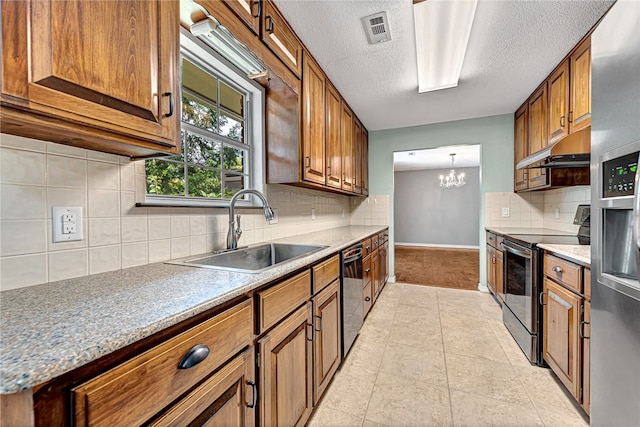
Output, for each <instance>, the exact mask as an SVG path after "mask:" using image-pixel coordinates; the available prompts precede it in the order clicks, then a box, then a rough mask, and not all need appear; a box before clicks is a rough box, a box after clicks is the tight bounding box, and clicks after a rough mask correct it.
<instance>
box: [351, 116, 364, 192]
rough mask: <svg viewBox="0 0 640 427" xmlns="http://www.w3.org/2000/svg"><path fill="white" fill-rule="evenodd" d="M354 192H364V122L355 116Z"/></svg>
mask: <svg viewBox="0 0 640 427" xmlns="http://www.w3.org/2000/svg"><path fill="white" fill-rule="evenodd" d="M352 152H353V192H354V193H356V194H361V193H362V124H360V120H358V119H357V118H356V116H355V115H354V116H353V150H352Z"/></svg>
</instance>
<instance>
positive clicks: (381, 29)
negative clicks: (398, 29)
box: [362, 12, 391, 44]
mask: <svg viewBox="0 0 640 427" xmlns="http://www.w3.org/2000/svg"><path fill="white" fill-rule="evenodd" d="M362 24H363V25H364V30H365V32H366V33H367V39H368V40H369V44H378V43H382V42H388V41H389V40H391V31H390V28H389V20H388V19H387V12H378V13H374V14H373V15H369V16H365V17H364V18H362Z"/></svg>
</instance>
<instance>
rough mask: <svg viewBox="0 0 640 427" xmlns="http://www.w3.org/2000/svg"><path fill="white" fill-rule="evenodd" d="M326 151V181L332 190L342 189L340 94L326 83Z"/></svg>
mask: <svg viewBox="0 0 640 427" xmlns="http://www.w3.org/2000/svg"><path fill="white" fill-rule="evenodd" d="M326 90H327V91H326V102H327V105H326V110H325V112H326V114H325V122H326V132H327V139H326V149H327V181H326V184H327V185H328V186H329V187H333V188H342V145H341V140H340V114H341V112H342V104H341V102H342V101H341V100H340V94H339V93H338V91H337V90H336V88H334V87H333V85H332V84H331V83H329V82H327V89H326Z"/></svg>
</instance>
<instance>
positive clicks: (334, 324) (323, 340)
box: [312, 280, 342, 404]
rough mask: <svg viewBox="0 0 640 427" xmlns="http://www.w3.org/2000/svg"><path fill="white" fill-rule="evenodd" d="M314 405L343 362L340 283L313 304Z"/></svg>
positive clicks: (338, 281)
mask: <svg viewBox="0 0 640 427" xmlns="http://www.w3.org/2000/svg"><path fill="white" fill-rule="evenodd" d="M312 303H313V323H314V329H315V337H314V342H313V347H314V348H313V356H314V357H313V371H314V381H313V396H314V398H313V401H314V403H316V404H317V403H318V401H319V400H320V396H322V394H323V393H324V391H325V390H326V388H327V386H328V385H329V382H330V381H331V378H333V375H334V374H335V373H336V370H337V369H338V365H340V361H341V360H342V356H341V352H340V343H341V333H340V329H341V328H340V280H335V281H333V282H332V283H331V284H330V285H329V286H327V287H326V288H324V289H323V290H322V292H320V293H319V294H318V295H316V296H315V297H314V298H313V300H312Z"/></svg>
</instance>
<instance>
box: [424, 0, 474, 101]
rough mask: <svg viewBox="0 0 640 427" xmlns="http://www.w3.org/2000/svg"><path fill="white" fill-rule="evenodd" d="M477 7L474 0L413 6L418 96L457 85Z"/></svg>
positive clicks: (437, 0)
mask: <svg viewBox="0 0 640 427" xmlns="http://www.w3.org/2000/svg"><path fill="white" fill-rule="evenodd" d="M477 4H478V1H477V0H426V1H422V2H419V3H414V5H413V17H414V20H415V28H416V54H417V59H418V92H419V93H423V92H429V91H434V90H439V89H447V88H450V87H456V86H458V80H459V79H460V72H461V71H462V63H463V61H464V55H465V52H466V50H467V44H468V42H469V35H470V34H471V25H472V24H473V17H474V15H475V13H476V6H477Z"/></svg>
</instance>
